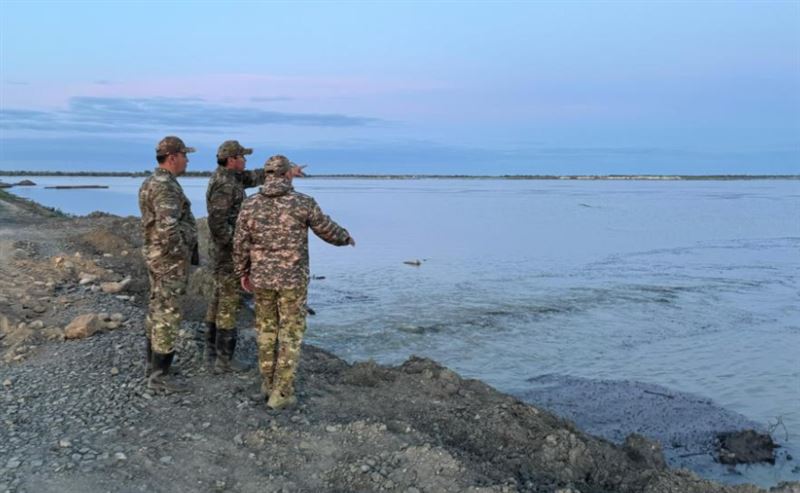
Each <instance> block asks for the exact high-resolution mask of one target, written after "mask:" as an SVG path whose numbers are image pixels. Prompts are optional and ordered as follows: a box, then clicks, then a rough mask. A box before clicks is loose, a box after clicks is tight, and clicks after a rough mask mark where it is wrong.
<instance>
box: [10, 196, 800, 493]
mask: <svg viewBox="0 0 800 493" xmlns="http://www.w3.org/2000/svg"><path fill="white" fill-rule="evenodd" d="M138 231H139V229H138V223H137V221H136V219H135V218H118V217H114V216H105V215H95V216H94V217H91V218H63V217H43V216H42V215H39V214H36V213H35V212H34V211H32V210H31V209H30V208H29V207H26V208H19V207H17V206H16V205H15V204H14V203H13V202H8V201H2V200H0V332H2V335H3V336H2V337H0V351H2V353H3V359H2V362H1V363H0V382H2V387H0V422H1V423H3V426H0V491H7V490H8V491H13V492H20V493H21V492H28V493H32V492H37V493H38V492H64V493H85V492H95V491H155V492H162V491H163V492H167V491H170V492H171V491H178V492H195V491H209V492H210V491H233V492H265V491H266V492H283V491H287V492H294V491H316V492H344V491H347V492H351V491H353V492H372V491H391V492H402V493H420V492H454V493H455V492H473V493H478V492H480V493H489V492H498V493H499V492H517V491H520V492H536V493H545V492H547V493H612V492H613V493H755V492H760V491H764V490H762V489H759V488H756V487H754V486H750V485H743V486H725V485H720V484H716V483H713V482H711V481H706V480H703V479H701V478H699V477H698V476H696V475H695V474H693V473H691V472H688V471H685V470H672V469H670V468H669V467H667V461H666V460H665V457H664V455H663V453H662V451H661V449H662V447H661V445H660V444H659V442H658V441H655V440H653V439H651V438H647V437H646V436H645V435H646V433H634V434H626V435H624V436H622V435H620V436H618V437H616V438H617V439H618V443H617V444H615V443H612V441H609V440H607V439H605V438H597V437H595V436H592V435H589V434H587V433H585V432H584V431H582V430H581V429H579V428H578V426H576V424H575V423H573V422H572V421H569V420H568V419H564V418H562V417H558V416H556V415H555V414H552V413H551V412H548V411H546V410H545V407H546V405H547V404H548V403H547V402H542V405H540V404H533V405H531V404H527V403H525V402H522V401H521V400H519V399H518V398H516V397H513V396H510V395H507V394H503V393H500V392H498V391H496V390H495V389H493V388H492V387H490V386H488V385H486V384H484V383H483V382H480V381H478V380H470V379H464V378H461V377H460V376H459V375H457V374H456V373H454V372H453V371H451V370H449V369H447V368H444V367H442V366H441V365H439V364H438V363H436V362H435V361H432V360H429V359H425V358H417V357H411V358H409V359H408V360H407V361H406V362H404V363H403V364H402V365H399V366H396V367H387V366H381V365H378V364H375V363H373V362H364V363H356V364H350V363H347V362H345V361H343V360H342V359H340V358H338V357H336V356H335V355H333V354H330V353H328V352H326V351H324V350H321V349H319V348H315V347H313V346H309V345H306V346H304V348H303V353H302V359H301V363H300V371H299V375H298V381H297V394H298V398H299V403H298V405H297V406H296V407H294V408H292V409H290V410H286V411H282V412H274V411H268V410H267V408H266V406H265V403H264V402H263V399H261V398H259V397H258V388H259V376H258V374H257V373H256V372H255V371H254V370H253V371H250V372H247V373H243V374H240V375H233V374H223V375H216V374H214V373H213V372H209V371H208V370H207V369H206V366H205V364H204V358H203V354H202V336H203V333H202V330H203V325H202V323H201V322H200V321H199V319H198V318H197V317H198V316H200V315H201V314H202V312H203V310H200V309H195V310H188V311H187V313H188V314H189V315H190V316H189V317H188V320H186V321H185V322H184V323H183V325H182V329H181V332H180V337H179V341H178V358H177V361H176V366H177V367H178V368H179V369H180V371H181V374H182V375H183V378H185V379H186V381H187V382H188V383H189V384H190V385H191V387H192V391H191V392H189V393H186V394H173V395H160V394H154V393H152V392H149V391H148V390H147V388H146V386H145V385H144V382H143V379H142V374H143V369H142V359H143V352H144V347H143V346H144V340H143V335H142V334H143V332H144V328H143V320H144V315H145V300H146V286H147V283H146V279H144V278H143V276H144V275H146V271H145V270H144V269H143V265H142V259H141V255H140V254H139V253H138V246H139V245H141V239H140V238H139V237H138V234H139V233H138ZM111 236H113V238H112V237H111ZM108 249H112V250H113V251H107V250H108ZM123 252H125V253H124V254H123ZM198 272H202V270H200V271H198ZM127 276H131V277H132V279H133V280H132V282H131V283H130V284H129V285H127V286H126V288H125V289H126V291H124V294H109V293H105V292H103V290H102V289H100V288H99V285H98V283H99V282H100V281H101V280H104V281H107V282H108V281H114V282H119V281H120V280H122V279H123V278H125V277H127ZM208 277H209V276H203V275H196V276H193V279H195V280H196V281H197V282H200V281H201V280H203V279H207V278H208ZM92 278H96V279H97V280H96V281H86V280H87V279H92ZM81 280H84V281H86V282H84V283H83V284H81ZM203 291H204V289H203V287H202V286H193V287H192V289H190V292H192V293H201V292H203ZM185 302H186V304H187V306H189V305H194V306H202V305H203V303H204V299H203V297H201V296H197V295H189V296H188V298H187V299H186V301H185ZM100 312H107V313H119V314H120V315H121V317H120V320H122V321H123V323H122V325H121V326H120V327H118V328H116V329H114V330H111V331H100V332H98V333H96V334H94V335H92V336H90V337H87V338H85V339H79V340H70V341H63V339H62V338H58V337H51V336H52V335H54V334H58V333H59V331H60V330H61V331H63V327H65V326H66V325H67V324H68V323H69V322H70V321H71V320H72V319H73V318H75V317H77V316H80V315H85V314H88V313H100ZM242 317H243V318H242V320H241V326H242V327H252V319H248V317H250V315H249V314H248V313H247V312H246V311H243V312H242ZM55 339H58V340H55ZM237 352H239V353H240V354H239V356H240V357H241V358H242V359H244V360H246V361H249V362H250V363H254V361H255V341H254V335H253V332H252V330H250V329H248V330H243V337H242V340H241V351H239V348H237ZM601 390H602V389H601ZM653 397H658V396H653ZM526 400H527V397H526ZM551 404H552V403H551ZM570 419H571V418H570ZM608 426H609V428H610V427H611V426H612V424H611V423H608ZM771 491H773V492H776V493H777V492H780V493H787V492H800V483H792V484H782V485H779V486H777V487H775V488H773V489H772V490H771Z"/></svg>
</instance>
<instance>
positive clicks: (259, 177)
mask: <svg viewBox="0 0 800 493" xmlns="http://www.w3.org/2000/svg"><path fill="white" fill-rule="evenodd" d="M252 153H253V149H250V148H247V147H243V146H242V145H241V144H239V142H238V141H236V140H226V141H225V142H223V143H222V144H221V145H220V146H219V148H218V149H217V165H218V166H217V170H216V171H215V172H214V174H213V175H212V176H211V179H210V180H209V181H208V189H207V191H206V206H207V208H208V230H209V233H210V236H211V237H210V240H211V241H209V256H210V257H211V262H212V268H213V272H214V295H213V298H212V299H211V301H210V302H209V305H208V311H207V312H206V358H207V360H208V361H209V363H212V362H214V361H215V360H216V368H217V370H219V371H230V370H237V371H238V370H244V369H246V366H244V365H242V364H241V363H239V362H237V361H236V360H234V359H233V354H234V351H235V349H236V341H237V337H238V334H237V330H236V317H237V314H238V312H239V302H240V296H239V289H240V288H239V278H238V277H237V276H236V274H234V272H233V258H232V255H233V233H234V231H235V229H236V218H237V217H238V216H239V209H240V208H241V206H242V201H244V199H245V198H246V195H245V191H244V190H245V188H251V187H256V186H259V185H261V184H263V183H264V177H265V173H264V170H263V169H257V170H253V171H250V170H245V166H246V162H247V158H246V156H248V155H250V154H252ZM292 174H293V176H302V175H303V171H302V167H299V166H295V167H293V168H292Z"/></svg>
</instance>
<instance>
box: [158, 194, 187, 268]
mask: <svg viewBox="0 0 800 493" xmlns="http://www.w3.org/2000/svg"><path fill="white" fill-rule="evenodd" d="M150 192H151V195H150V199H151V204H152V207H153V219H154V220H155V225H154V227H155V237H156V238H157V241H158V243H160V244H161V245H162V248H163V249H164V250H163V251H164V253H165V254H168V255H169V254H179V255H182V254H183V252H182V250H183V248H184V247H185V245H183V237H182V236H181V228H180V224H181V216H182V212H183V211H182V206H183V200H182V199H181V193H180V191H178V190H175V189H174V188H173V187H171V186H169V185H167V184H165V183H158V182H156V183H153V184H152V185H151V187H150Z"/></svg>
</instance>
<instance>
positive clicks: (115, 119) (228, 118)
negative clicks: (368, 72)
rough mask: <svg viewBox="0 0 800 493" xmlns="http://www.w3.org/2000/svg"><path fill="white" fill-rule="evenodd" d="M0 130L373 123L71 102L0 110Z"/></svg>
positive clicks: (159, 102)
mask: <svg viewBox="0 0 800 493" xmlns="http://www.w3.org/2000/svg"><path fill="white" fill-rule="evenodd" d="M0 115H2V120H1V121H0V128H5V129H9V130H12V129H13V130H20V129H21V130H31V131H57V132H70V131H72V132H113V133H118V132H150V131H153V130H154V129H157V128H161V127H169V128H172V129H176V130H186V131H192V130H201V131H202V130H218V129H221V128H225V129H231V128H241V127H249V126H260V125H294V126H317V127H360V126H367V125H372V124H376V123H379V122H381V120H379V119H376V118H366V117H359V116H348V115H342V114H322V113H287V112H278V111H265V110H262V109H258V108H248V107H240V106H223V105H219V104H213V103H208V102H207V101H205V100H203V99H201V98H165V97H164V98H158V97H156V98H113V97H108V98H100V97H74V98H71V99H70V101H69V105H68V107H67V109H66V110H55V111H33V110H25V109H15V108H11V109H3V110H2V111H0Z"/></svg>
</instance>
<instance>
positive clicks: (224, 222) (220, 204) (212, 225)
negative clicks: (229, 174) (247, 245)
mask: <svg viewBox="0 0 800 493" xmlns="http://www.w3.org/2000/svg"><path fill="white" fill-rule="evenodd" d="M233 194H234V190H233V187H232V186H231V185H229V184H225V185H221V186H217V187H214V188H213V189H212V190H210V191H209V194H208V199H207V200H206V206H207V207H208V229H209V232H210V233H211V238H213V240H214V241H215V242H217V243H230V242H231V241H232V240H233V229H232V228H231V225H230V224H229V223H228V214H229V212H230V210H231V207H233Z"/></svg>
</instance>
